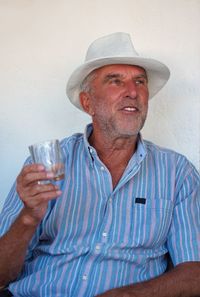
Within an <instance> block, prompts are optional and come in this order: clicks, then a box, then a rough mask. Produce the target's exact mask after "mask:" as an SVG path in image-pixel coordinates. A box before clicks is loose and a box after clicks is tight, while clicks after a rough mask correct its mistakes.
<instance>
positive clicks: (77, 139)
mask: <svg viewBox="0 0 200 297" xmlns="http://www.w3.org/2000/svg"><path fill="white" fill-rule="evenodd" d="M83 139H84V136H83V133H75V134H73V135H71V136H69V137H65V138H63V139H62V140H61V141H60V145H61V147H62V148H63V149H66V150H68V149H71V148H73V147H74V146H75V145H76V144H78V143H82V142H83Z"/></svg>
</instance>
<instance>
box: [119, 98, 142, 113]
mask: <svg viewBox="0 0 200 297" xmlns="http://www.w3.org/2000/svg"><path fill="white" fill-rule="evenodd" d="M125 107H132V108H135V109H137V110H141V108H142V105H141V104H140V103H138V102H137V99H135V98H134V100H133V99H128V98H127V97H126V98H122V101H121V102H119V103H118V105H117V108H118V109H123V108H125Z"/></svg>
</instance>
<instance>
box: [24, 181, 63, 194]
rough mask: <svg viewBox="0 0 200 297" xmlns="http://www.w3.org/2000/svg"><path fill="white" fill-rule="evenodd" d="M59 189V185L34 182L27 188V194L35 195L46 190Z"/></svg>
mask: <svg viewBox="0 0 200 297" xmlns="http://www.w3.org/2000/svg"><path fill="white" fill-rule="evenodd" d="M57 190H59V188H58V186H57V185H53V184H51V183H49V184H38V183H36V184H34V185H32V186H30V187H27V188H26V192H27V194H28V195H27V196H35V195H38V194H40V193H44V192H51V191H57Z"/></svg>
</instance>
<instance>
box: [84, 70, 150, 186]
mask: <svg viewBox="0 0 200 297" xmlns="http://www.w3.org/2000/svg"><path fill="white" fill-rule="evenodd" d="M80 102H81V104H82V106H83V109H84V110H85V111H86V112H87V113H88V114H89V115H91V117H92V122H93V127H94V130H93V133H92V135H91V137H90V139H89V142H90V144H91V145H92V146H94V147H95V149H96V150H97V152H98V155H99V157H100V159H101V160H102V161H103V163H104V164H105V165H106V166H107V168H108V169H109V170H110V173H111V176H112V180H113V187H115V186H116V184H117V183H118V181H119V179H120V177H121V175H122V174H123V171H124V169H125V168H126V166H127V163H128V161H129V160H130V158H131V156H132V155H133V153H134V151H135V149H136V143H137V137H138V132H139V131H140V130H141V128H142V127H143V125H144V122H145V119H146V115H147V109H148V87H147V76H146V73H145V71H144V69H142V68H140V67H133V66H130V65H110V66H104V67H102V68H100V69H98V70H96V72H95V79H93V80H92V82H91V91H90V92H81V93H80Z"/></svg>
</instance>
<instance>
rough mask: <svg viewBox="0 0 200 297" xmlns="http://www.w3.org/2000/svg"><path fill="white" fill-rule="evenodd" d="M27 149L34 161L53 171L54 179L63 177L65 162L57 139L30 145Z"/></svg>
mask: <svg viewBox="0 0 200 297" xmlns="http://www.w3.org/2000/svg"><path fill="white" fill-rule="evenodd" d="M29 151H30V154H31V157H32V160H33V162H34V163H38V164H43V165H44V167H45V169H46V171H51V172H53V173H54V178H53V180H54V181H58V180H61V179H64V177H65V162H64V156H63V153H62V149H61V147H60V143H59V140H58V139H53V140H47V141H44V142H40V143H36V144H33V145H30V146H29Z"/></svg>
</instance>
